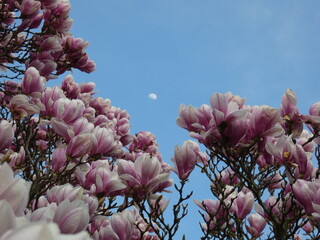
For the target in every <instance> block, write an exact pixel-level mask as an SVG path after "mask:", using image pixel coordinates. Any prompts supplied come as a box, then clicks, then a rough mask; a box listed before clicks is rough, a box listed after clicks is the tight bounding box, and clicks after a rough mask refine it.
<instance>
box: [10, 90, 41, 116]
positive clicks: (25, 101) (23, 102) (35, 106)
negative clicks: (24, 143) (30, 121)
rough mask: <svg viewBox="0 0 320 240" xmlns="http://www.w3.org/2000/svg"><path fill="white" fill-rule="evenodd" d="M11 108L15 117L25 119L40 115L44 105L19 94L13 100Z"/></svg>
mask: <svg viewBox="0 0 320 240" xmlns="http://www.w3.org/2000/svg"><path fill="white" fill-rule="evenodd" d="M9 108H10V110H11V111H12V112H13V113H14V117H16V118H24V117H26V116H30V115H33V114H38V113H40V110H42V109H44V105H43V104H42V103H41V102H33V101H32V100H31V99H29V97H28V96H27V95H24V94H18V95H15V96H13V98H12V99H11V101H10V104H9Z"/></svg>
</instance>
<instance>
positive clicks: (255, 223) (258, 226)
mask: <svg viewBox="0 0 320 240" xmlns="http://www.w3.org/2000/svg"><path fill="white" fill-rule="evenodd" d="M248 222H249V224H250V226H248V225H246V229H247V231H248V232H249V233H250V235H251V236H252V237H253V238H258V237H260V236H261V235H262V234H263V232H262V231H263V229H264V228H265V227H266V220H265V219H264V217H262V216H261V215H260V214H257V213H253V214H251V215H250V216H249V218H248Z"/></svg>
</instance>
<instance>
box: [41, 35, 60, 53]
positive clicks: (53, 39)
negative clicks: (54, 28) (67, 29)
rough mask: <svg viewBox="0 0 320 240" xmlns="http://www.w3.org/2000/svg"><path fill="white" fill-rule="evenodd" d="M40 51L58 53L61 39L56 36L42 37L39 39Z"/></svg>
mask: <svg viewBox="0 0 320 240" xmlns="http://www.w3.org/2000/svg"><path fill="white" fill-rule="evenodd" d="M40 49H41V50H42V51H53V52H58V51H61V50H62V46H61V38H59V37H57V36H49V37H43V38H42V39H41V44H40Z"/></svg>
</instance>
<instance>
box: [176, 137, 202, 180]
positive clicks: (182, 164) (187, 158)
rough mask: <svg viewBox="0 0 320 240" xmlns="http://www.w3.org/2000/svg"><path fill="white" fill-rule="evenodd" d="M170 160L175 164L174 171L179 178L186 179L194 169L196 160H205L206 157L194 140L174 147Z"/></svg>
mask: <svg viewBox="0 0 320 240" xmlns="http://www.w3.org/2000/svg"><path fill="white" fill-rule="evenodd" d="M171 161H172V162H173V163H174V165H175V170H174V171H175V172H176V173H177V174H178V176H179V178H180V179H187V178H188V177H189V175H190V173H191V171H192V170H193V169H194V167H195V164H196V162H197V161H199V162H206V161H207V157H206V155H205V154H204V153H202V152H200V149H199V146H198V144H197V143H196V142H194V141H190V140H188V141H186V142H184V143H183V145H182V147H181V148H179V147H178V146H176V147H175V150H174V157H173V158H172V159H171Z"/></svg>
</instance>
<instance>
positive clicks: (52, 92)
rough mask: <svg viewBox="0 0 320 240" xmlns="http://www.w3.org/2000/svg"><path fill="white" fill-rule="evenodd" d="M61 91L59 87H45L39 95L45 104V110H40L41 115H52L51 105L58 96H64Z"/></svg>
mask: <svg viewBox="0 0 320 240" xmlns="http://www.w3.org/2000/svg"><path fill="white" fill-rule="evenodd" d="M65 97H66V96H65V95H64V93H63V91H62V90H61V88H59V87H57V86H56V87H54V88H46V89H45V90H44V92H43V93H42V96H41V102H42V103H43V104H44V106H45V110H43V111H41V115H45V116H48V115H53V105H54V103H55V102H56V101H57V100H58V99H59V98H65Z"/></svg>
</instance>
